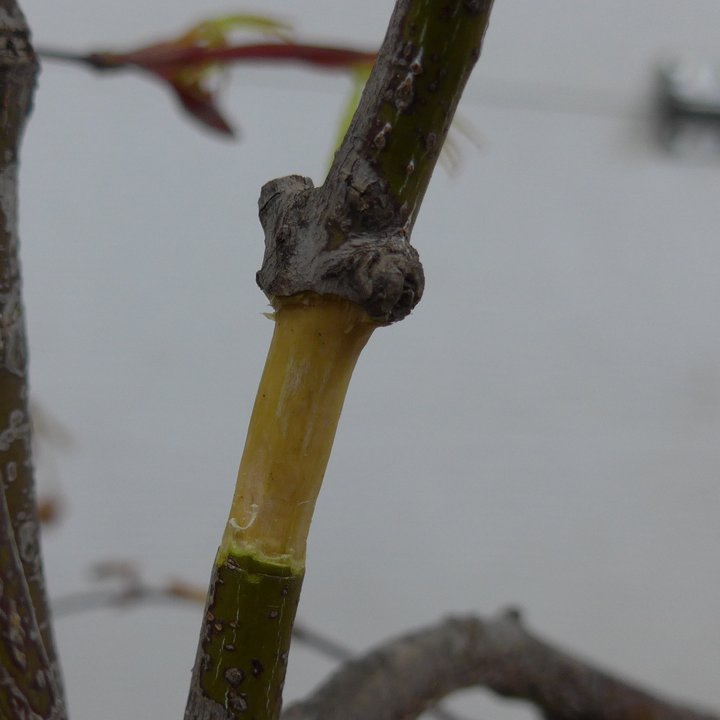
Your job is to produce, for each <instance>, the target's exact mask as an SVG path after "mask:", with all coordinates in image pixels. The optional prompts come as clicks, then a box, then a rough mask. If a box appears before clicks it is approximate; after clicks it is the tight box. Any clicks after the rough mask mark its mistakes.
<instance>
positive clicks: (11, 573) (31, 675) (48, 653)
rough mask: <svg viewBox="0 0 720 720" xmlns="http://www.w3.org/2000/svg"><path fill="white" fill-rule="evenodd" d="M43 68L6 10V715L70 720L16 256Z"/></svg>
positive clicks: (0, 398)
mask: <svg viewBox="0 0 720 720" xmlns="http://www.w3.org/2000/svg"><path fill="white" fill-rule="evenodd" d="M36 74H37V62H36V59H35V54H34V52H33V49H32V46H31V45H30V38H29V32H28V29H27V25H26V23H25V19H24V17H23V15H22V13H21V12H20V10H19V8H18V7H17V5H16V4H15V2H12V0H2V2H0V94H1V95H2V103H0V489H1V490H2V496H3V497H2V513H1V514H0V523H1V524H2V537H1V539H0V542H1V547H0V579H2V592H1V593H0V599H1V601H2V602H1V603H0V667H1V668H2V676H3V677H2V679H3V682H0V708H5V709H7V708H11V709H12V712H10V714H9V715H6V716H7V717H30V715H27V714H23V713H22V712H21V710H22V709H23V708H25V709H26V710H27V711H28V712H29V711H30V709H32V711H33V712H34V713H35V717H40V718H60V717H64V709H63V701H62V690H61V686H60V673H59V670H58V665H57V659H56V653H55V647H54V642H53V636H52V628H51V625H50V615H49V610H48V605H47V599H46V594H45V583H44V578H43V571H42V560H41V555H40V530H39V522H38V517H37V510H36V505H35V488H34V478H33V467H32V456H31V426H30V416H29V412H28V378H27V342H26V337H25V316H24V312H23V303H22V282H21V273H20V261H19V257H18V219H17V180H18V150H19V145H20V140H21V137H22V131H23V128H24V124H25V118H26V116H27V114H28V112H29V110H30V104H31V99H32V92H33V88H34V85H35V77H36Z"/></svg>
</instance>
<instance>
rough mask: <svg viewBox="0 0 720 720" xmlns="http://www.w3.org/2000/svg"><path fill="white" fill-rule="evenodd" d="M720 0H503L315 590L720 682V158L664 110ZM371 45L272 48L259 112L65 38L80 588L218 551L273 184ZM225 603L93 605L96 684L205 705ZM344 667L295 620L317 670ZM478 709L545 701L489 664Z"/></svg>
mask: <svg viewBox="0 0 720 720" xmlns="http://www.w3.org/2000/svg"><path fill="white" fill-rule="evenodd" d="M22 5H23V8H24V9H25V11H26V14H27V16H28V20H29V21H30V24H31V26H32V28H33V30H34V36H35V41H36V43H37V44H38V45H43V44H45V45H53V46H60V47H65V48H68V49H75V50H90V49H96V48H115V47H116V48H119V49H124V48H128V47H131V46H133V45H136V44H140V43H142V42H145V41H148V40H153V39H156V38H159V37H162V36H167V35H171V34H174V33H175V32H177V31H179V30H181V29H183V28H184V27H186V26H187V25H189V24H191V23H192V22H194V21H196V20H199V19H201V18H203V17H207V16H210V15H214V14H222V13H229V12H237V11H241V10H245V11H262V12H264V13H267V14H271V15H278V16H281V17H285V18H288V19H291V20H294V21H295V23H296V26H297V28H298V30H299V32H300V33H301V35H302V36H303V37H305V38H307V39H311V40H316V41H325V42H344V43H349V44H352V45H355V46H360V47H376V46H378V45H379V43H380V41H381V39H382V36H383V33H384V28H385V26H386V23H387V19H388V17H389V14H390V10H391V6H392V3H391V2H390V1H389V0H365V1H364V2H353V3H351V2H348V3H339V2H337V0H332V1H331V0H316V1H315V2H295V3H288V2H282V1H281V0H263V2H262V3H256V4H255V5H252V4H246V5H244V6H233V5H230V4H228V3H224V4H220V5H217V6H213V5H208V4H207V3H205V4H202V5H201V4H198V3H197V1H196V0H125V2H123V3H98V2H96V1H94V0H68V1H67V2H64V3H58V2H54V1H53V0H24V2H23V3H22ZM719 35H720V3H718V2H717V0H685V1H684V2H683V3H678V2H676V1H675V0H632V2H627V0H606V2H603V3H595V2H585V1H584V0H496V3H495V10H494V12H493V19H492V21H491V25H490V30H489V32H488V35H487V41H486V46H485V50H484V53H483V56H482V58H481V61H480V63H479V66H478V68H477V71H476V73H475V75H474V76H473V78H472V80H471V82H470V84H469V86H468V89H467V93H466V97H465V99H464V101H463V103H462V106H461V110H460V112H461V115H462V118H463V120H464V123H465V124H466V125H470V126H471V127H472V132H473V134H474V135H475V137H476V144H477V146H478V147H475V145H473V144H472V143H470V142H469V141H467V140H465V139H463V138H462V136H456V140H457V142H458V143H459V148H460V152H461V155H462V163H461V167H460V169H459V172H457V173H455V175H454V176H450V175H448V173H446V172H444V171H443V170H442V169H439V170H438V171H437V173H436V175H435V177H434V179H433V182H432V184H431V187H430V190H429V192H428V195H427V197H426V201H425V204H424V206H423V210H422V212H421V214H420V218H419V221H418V224H417V226H416V229H415V233H414V243H415V245H416V246H417V247H418V249H419V250H420V253H421V256H422V258H423V261H424V264H425V269H426V275H427V289H426V295H425V297H424V299H423V301H422V303H421V304H420V305H419V306H418V308H417V310H416V311H415V312H414V313H413V315H412V316H411V317H410V318H408V319H407V320H406V321H404V322H402V323H401V324H399V325H398V326H396V327H393V328H390V329H383V330H380V331H378V332H376V333H375V336H374V337H373V339H372V341H371V343H370V345H369V347H368V348H367V350H366V351H365V353H364V355H363V357H362V358H361V361H360V364H359V367H358V369H357V372H356V375H355V377H354V379H353V384H352V387H351V390H350V393H349V396H348V399H347V402H346V409H345V412H344V415H343V419H342V421H341V426H340V429H339V432H338V437H337V442H336V445H335V450H334V453H333V457H332V459H331V462H330V466H329V468H328V472H327V476H326V481H325V486H324V488H323V491H322V493H321V497H320V500H319V502H318V506H317V511H316V519H315V523H314V527H313V531H312V534H311V543H310V548H309V563H308V574H307V579H306V584H305V589H304V595H303V600H302V604H301V608H300V613H299V617H300V619H301V620H302V621H303V622H304V623H306V624H308V625H310V626H311V627H315V628H317V629H320V630H322V631H324V632H325V633H327V634H329V635H330V636H332V637H334V638H335V639H336V640H337V641H338V642H342V643H344V644H346V645H348V646H349V647H351V648H354V649H356V650H357V651H362V650H363V649H365V648H368V647H370V646H371V645H373V644H374V643H376V642H378V641H380V640H381V639H383V638H386V637H387V636H389V635H392V634H393V633H398V632H400V631H403V630H407V629H410V628H412V627H414V626H417V625H421V624H427V623H430V622H432V621H435V620H437V619H439V618H440V617H442V616H444V615H445V614H447V613H450V612H468V611H470V612H478V613H482V614H489V613H492V612H495V611H496V610H497V609H498V608H500V607H502V606H504V605H506V604H507V603H512V604H515V605H518V606H520V607H521V608H523V609H524V610H525V612H526V615H527V618H528V621H529V623H530V624H531V625H532V626H533V627H534V628H536V629H537V630H538V631H541V632H542V633H543V634H544V635H545V636H547V637H549V638H552V639H553V640H555V641H556V642H558V643H560V644H561V645H563V646H566V647H568V648H572V649H574V650H576V651H577V652H579V653H581V654H582V655H584V656H586V657H590V658H593V659H594V660H596V661H597V662H599V663H600V664H602V665H605V666H608V667H612V668H615V669H616V670H617V671H619V672H621V673H625V674H627V675H628V676H630V677H631V678H634V679H636V680H637V681H639V682H641V683H643V684H646V685H649V686H651V687H654V688H656V689H660V690H661V691H663V692H664V693H665V694H670V695H674V696H677V697H679V698H681V699H682V698H684V699H693V700H695V701H696V702H698V703H700V704H706V705H714V706H715V707H718V706H720V683H719V682H718V677H720V673H719V670H718V669H719V667H720V621H719V620H718V610H719V607H720V577H719V573H718V559H717V558H718V547H719V546H720V482H719V480H720V477H719V476H720V445H719V444H718V441H717V438H718V433H719V431H720V335H719V334H718V321H717V314H718V313H717V307H718V304H719V301H720V262H719V261H720V242H719V235H718V228H719V227H720V202H718V191H719V190H720V162H719V161H717V159H715V160H713V159H712V158H709V157H701V158H698V157H694V158H688V157H685V156H683V155H681V154H680V155H678V154H676V155H669V154H668V153H666V152H664V151H663V150H662V149H661V148H660V147H659V146H658V144H657V142H656V134H655V127H654V123H653V103H652V93H653V89H654V84H655V69H656V67H657V63H658V62H661V61H664V60H666V59H668V58H673V57H683V58H685V57H687V58H700V59H707V60H709V61H711V62H714V63H716V64H718V63H720V51H719V50H718V48H719V47H720V43H719V42H718V40H719ZM350 87H351V84H350V81H349V79H348V78H347V77H345V76H343V75H334V74H317V73H311V72H309V71H307V70H299V69H289V68H270V69H268V68H258V67H254V68H247V67H237V68H236V69H235V70H234V71H233V72H232V74H231V79H230V80H229V82H228V86H227V88H226V90H225V92H224V94H223V102H224V107H225V108H226V110H227V112H228V114H229V115H230V116H231V117H232V118H233V119H234V120H235V121H237V122H238V124H239V125H240V126H241V129H242V138H241V141H240V142H235V143H231V142H227V141H223V140H219V139H217V138H216V137H214V136H210V135H208V134H207V133H204V132H202V131H200V130H198V128H197V127H196V126H194V125H193V124H191V123H190V122H188V121H187V120H185V119H184V118H182V117H180V116H179V114H178V112H177V111H176V108H175V107H174V104H173V101H172V99H171V98H170V97H169V96H168V95H167V94H166V92H165V91H164V90H163V89H161V88H159V86H157V85H155V84H154V83H152V82H151V81H149V80H146V79H144V78H139V77H137V76H133V75H129V74H127V75H116V76H113V77H108V78H101V77H98V76H96V75H93V74H91V73H89V72H86V71H84V70H81V69H79V68H71V67H69V66H61V65H50V64H46V66H45V67H44V68H43V71H42V76H41V78H40V83H39V87H38V91H37V95H36V102H35V110H34V113H33V115H32V118H31V120H30V124H29V127H28V130H27V133H26V137H25V146H24V150H23V157H22V187H21V218H22V219H21V230H22V242H23V250H22V252H23V259H24V271H25V290H26V304H27V309H28V314H29V331H30V343H31V370H32V389H33V397H34V401H35V403H36V404H37V405H38V406H39V408H40V417H41V419H42V421H43V429H41V432H40V435H39V438H38V448H39V455H38V458H37V466H38V476H39V482H40V488H41V492H42V493H44V494H51V495H57V496H59V497H60V498H62V503H63V516H62V519H61V522H60V523H59V525H58V526H57V527H55V528H50V529H48V530H47V532H46V533H45V538H44V550H45V556H46V564H47V570H48V576H49V584H50V590H51V594H52V595H53V596H54V597H61V596H64V595H66V594H68V593H73V592H78V591H83V590H85V589H91V588H93V587H95V584H94V581H93V580H92V578H91V574H90V569H91V567H92V566H93V564H94V563H96V562H98V561H107V560H114V559H123V560H129V561H131V562H133V563H135V564H136V566H137V567H138V568H140V569H141V570H142V573H143V575H144V576H145V577H146V578H147V579H148V580H150V581H152V582H157V583H162V582H165V581H166V580H168V579H169V578H182V579H184V580H187V581H190V582H195V583H198V584H200V585H204V584H205V583H206V581H207V578H208V576H209V572H210V568H211V564H212V559H213V555H214V551H215V548H216V547H217V543H218V541H219V538H220V534H221V531H222V528H223V524H224V521H225V518H226V513H227V509H228V505H229V501H230V497H231V493H232V487H233V485H234V481H235V474H236V470H237V465H238V462H239V458H240V453H241V451H242V445H243V441H244V433H245V429H246V425H247V421H248V418H249V414H250V411H251V406H252V401H253V398H254V393H255V389H256V386H257V381H258V379H259V375H260V371H261V368H262V363H263V360H264V356H265V352H266V349H267V345H268V342H269V338H270V334H271V331H272V326H271V323H270V322H268V321H267V320H266V319H265V318H264V317H263V315H262V313H263V311H265V310H266V301H265V299H264V297H263V296H262V294H261V293H260V291H259V290H258V289H257V288H256V286H255V283H254V273H255V271H256V269H257V268H258V267H259V265H260V260H261V257H262V235H261V231H260V227H259V224H258V222H257V219H256V202H257V197H258V193H259V188H260V186H261V185H262V183H264V182H265V181H266V180H268V179H271V178H273V177H277V176H280V175H285V174H288V173H302V174H305V175H310V176H311V177H312V178H313V179H314V180H315V182H316V183H319V182H321V181H322V179H323V173H324V170H325V168H326V167H327V164H328V161H329V158H330V154H331V151H332V145H333V140H334V137H335V133H336V129H337V123H338V119H339V114H340V111H341V108H342V107H343V104H344V102H345V100H346V99H347V96H348V93H349V91H350ZM200 614H201V610H200V608H195V607H192V606H184V605H175V606H173V605H169V606H166V605H163V606H156V605H151V604H150V605H142V606H139V607H133V608H127V609H109V610H108V609H106V610H97V611H87V612H85V613H82V614H78V615H74V616H68V617H64V618H61V619H59V620H58V624H57V634H58V639H59V644H60V650H61V654H62V659H63V662H64V670H65V677H66V681H67V686H68V693H69V700H70V704H71V710H72V713H73V717H74V718H76V719H77V720H91V719H94V718H97V717H103V718H104V720H120V719H121V718H122V719H124V718H127V717H139V718H143V717H146V718H154V719H155V720H160V719H165V718H167V720H171V719H173V718H179V717H181V713H182V709H183V707H184V701H185V695H186V691H187V685H188V681H189V674H190V667H191V664H192V661H193V657H194V651H195V645H196V641H197V634H198V631H199V626H200ZM332 667H333V665H332V663H331V662H330V661H328V660H325V659H323V658H321V657H319V656H318V655H317V654H315V653H313V652H311V651H308V650H306V649H303V648H300V647H298V648H296V649H294V651H293V653H292V654H291V665H290V670H289V678H288V692H287V698H288V699H292V698H295V697H298V696H299V695H301V694H303V693H305V692H307V691H308V690H309V689H310V688H311V687H313V686H314V685H315V684H317V682H319V681H320V680H321V678H323V677H324V676H325V674H326V673H327V672H328V671H329V670H330V669H331V668H332ZM451 706H452V707H453V708H455V709H456V710H457V711H460V712H462V713H463V714H464V715H465V716H467V717H469V718H477V719H481V718H482V719H484V718H490V717H492V718H499V719H500V720H505V719H507V720H511V719H512V720H515V719H518V720H520V719H523V718H530V717H533V714H532V712H531V711H530V710H528V709H527V708H526V707H525V706H523V705H521V704H514V703H512V704H511V703H507V702H499V701H495V700H493V699H491V698H490V696H488V695H486V694H484V693H482V692H469V693H465V694H462V695H460V696H458V697H457V698H456V699H454V700H453V702H452V703H451Z"/></svg>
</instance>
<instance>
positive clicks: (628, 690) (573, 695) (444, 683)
mask: <svg viewBox="0 0 720 720" xmlns="http://www.w3.org/2000/svg"><path fill="white" fill-rule="evenodd" d="M473 686H482V687H486V688H488V689H489V690H492V691H493V692H495V693H497V694H498V695H502V696H504V697H509V698H515V699H521V700H527V701H529V702H531V703H533V704H534V705H535V706H536V707H537V708H538V709H539V710H541V711H542V713H543V715H544V716H545V717H546V718H548V719H549V720H718V718H719V717H720V716H718V715H712V714H710V713H704V712H701V711H697V710H694V709H690V708H687V707H683V706H682V705H678V704H675V703H672V702H669V701H666V700H663V699H660V698H658V697H656V696H654V695H652V694H651V693H649V692H648V691H645V690H640V689H638V688H636V687H633V686H632V685H630V684H628V683H627V682H625V681H623V680H620V679H618V678H615V677H612V676H611V675H609V674H607V673H606V672H604V671H602V670H599V669H597V668H595V667H593V666H592V665H590V664H588V663H586V662H584V661H582V660H579V659H577V658H575V657H573V656H571V655H568V654H566V653H565V652H563V651H562V650H559V649H557V648H555V647H553V646H552V645H550V644H548V643H546V642H544V641H543V640H541V639H539V638H538V637H536V636H535V635H533V634H531V633H530V632H529V631H528V630H527V629H526V628H525V627H524V626H523V624H522V623H521V621H520V617H519V614H518V613H517V612H516V611H508V612H505V613H503V614H502V615H500V616H498V617H496V618H493V619H491V620H488V621H483V620H480V619H478V618H476V617H459V618H450V619H448V620H445V621H444V622H442V623H440V624H439V625H436V626H432V627H429V628H425V629H423V630H420V631H417V632H415V633H412V634H409V635H405V636H403V637H400V638H397V639H395V640H391V641H390V642H388V643H386V644H384V645H382V646H380V647H379V648H378V649H377V650H374V651H373V652H371V653H369V654H368V655H366V656H365V657H363V658H360V659H358V660H355V661H353V662H349V663H347V664H346V665H345V666H344V667H343V668H341V669H340V670H339V671H338V672H337V673H335V674H334V675H333V676H332V677H331V678H330V679H329V680H328V681H327V682H326V683H325V684H324V685H322V686H321V687H320V688H319V689H318V690H317V691H316V692H315V693H314V694H313V695H312V696H311V697H310V698H308V699H307V700H305V701H303V702H300V703H297V704H295V705H293V706H291V707H290V708H288V710H287V711H286V712H285V714H284V715H283V720H336V719H337V718H343V720H409V718H416V717H418V716H419V715H420V714H421V713H422V712H423V711H424V710H425V709H426V708H428V707H430V706H432V705H434V704H435V703H437V702H438V701H439V700H441V699H442V698H444V697H445V696H447V695H448V694H450V693H452V692H454V691H456V690H459V689H462V688H468V687H473Z"/></svg>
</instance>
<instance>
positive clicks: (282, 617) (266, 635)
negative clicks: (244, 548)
mask: <svg viewBox="0 0 720 720" xmlns="http://www.w3.org/2000/svg"><path fill="white" fill-rule="evenodd" d="M302 581H303V573H302V571H299V572H298V571H296V570H295V569H293V568H291V567H290V566H288V565H283V564H281V563H277V564H276V563H271V562H266V561H263V560H258V559H256V558H254V557H252V556H251V555H228V556H226V557H224V558H223V557H220V556H219V557H218V560H217V563H216V565H215V569H214V571H213V575H212V578H211V581H210V591H209V594H208V601H207V606H206V608H205V617H204V620H203V629H202V632H201V637H200V645H199V647H198V656H197V659H196V672H195V673H194V676H193V684H192V686H191V689H190V698H189V701H188V707H187V710H186V717H188V718H208V719H210V718H216V717H217V718H224V717H245V718H257V720H261V719H264V718H276V717H279V714H280V707H281V704H282V688H283V684H284V680H285V668H286V666H287V659H288V651H289V649H290V638H291V635H292V627H293V622H294V620H295V612H296V610H297V605H298V601H299V599H300V588H301V586H302Z"/></svg>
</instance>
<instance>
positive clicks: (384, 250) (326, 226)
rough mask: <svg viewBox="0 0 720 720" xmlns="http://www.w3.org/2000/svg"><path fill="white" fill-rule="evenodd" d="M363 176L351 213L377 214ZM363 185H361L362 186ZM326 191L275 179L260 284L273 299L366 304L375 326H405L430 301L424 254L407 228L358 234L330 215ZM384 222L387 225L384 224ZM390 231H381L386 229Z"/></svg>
mask: <svg viewBox="0 0 720 720" xmlns="http://www.w3.org/2000/svg"><path fill="white" fill-rule="evenodd" d="M366 181H367V178H363V177H362V176H360V177H355V178H353V184H352V185H348V194H349V195H353V196H354V197H355V200H356V201H355V202H354V203H351V213H353V214H354V213H358V212H359V213H362V212H363V211H365V212H366V213H367V215H368V216H369V215H374V214H375V212H374V211H375V210H376V209H377V208H378V207H382V204H381V203H379V202H378V201H377V197H376V193H372V194H373V196H374V199H375V202H373V203H372V204H371V205H370V206H369V207H358V206H359V205H362V204H363V203H362V200H361V199H362V198H363V197H364V196H365V192H366V190H367V189H368V187H369V186H372V183H368V182H366ZM357 183H359V184H357ZM326 208H327V202H326V198H325V197H324V195H323V193H322V188H315V187H314V186H313V183H312V181H311V180H310V179H309V178H305V177H301V176H299V175H290V176H287V177H283V178H279V179H277V180H272V181H271V182H269V183H267V184H266V185H265V186H264V187H263V189H262V192H261V193H260V201H259V209H260V222H261V224H262V226H263V229H264V231H265V257H264V259H263V265H262V268H261V269H260V271H259V272H258V274H257V282H258V285H259V286H260V287H261V288H262V290H263V291H264V292H265V294H266V295H267V296H268V297H269V298H270V299H271V300H272V299H273V298H275V297H288V296H290V295H296V294H298V293H304V292H313V293H317V294H319V295H335V296H337V297H342V298H345V299H346V300H350V301H351V302H354V303H356V304H358V305H360V306H361V307H362V308H363V309H364V310H365V311H366V312H367V313H368V315H370V317H371V318H373V320H375V321H376V322H378V323H381V324H388V323H392V322H395V321H397V320H401V319H402V318H404V317H405V316H406V315H408V314H409V313H410V311H411V310H412V309H413V308H414V307H415V305H416V304H417V303H418V302H419V300H420V298H421V297H422V292H423V288H424V284H425V278H424V274H423V269H422V265H421V263H420V259H419V257H418V254H417V251H416V250H415V248H413V247H412V246H411V245H410V242H409V240H408V237H407V233H406V230H405V228H403V227H392V226H390V227H389V228H387V225H386V224H385V223H384V222H380V223H376V222H374V221H373V220H372V219H371V218H369V217H368V220H369V222H368V223H367V224H366V225H365V227H364V228H363V229H362V231H360V232H357V231H354V228H356V227H357V224H356V223H355V222H354V218H352V217H347V218H343V217H342V216H341V215H339V214H338V212H342V210H341V209H340V208H336V209H335V210H336V212H335V213H333V214H332V215H329V214H328V212H327V209H326ZM383 220H384V218H383ZM383 225H384V226H385V228H386V229H381V227H382V226H383Z"/></svg>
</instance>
